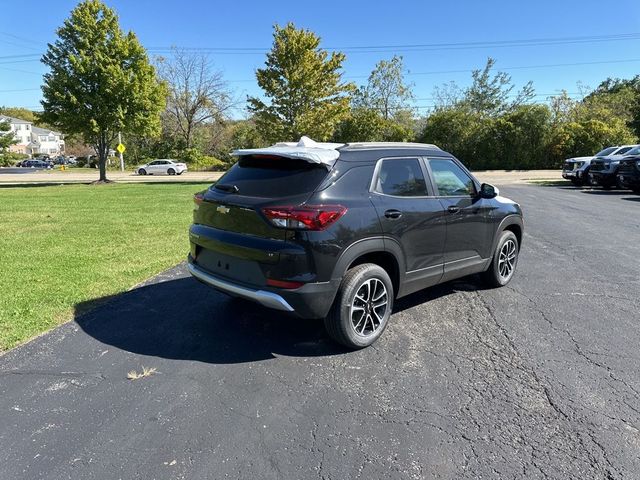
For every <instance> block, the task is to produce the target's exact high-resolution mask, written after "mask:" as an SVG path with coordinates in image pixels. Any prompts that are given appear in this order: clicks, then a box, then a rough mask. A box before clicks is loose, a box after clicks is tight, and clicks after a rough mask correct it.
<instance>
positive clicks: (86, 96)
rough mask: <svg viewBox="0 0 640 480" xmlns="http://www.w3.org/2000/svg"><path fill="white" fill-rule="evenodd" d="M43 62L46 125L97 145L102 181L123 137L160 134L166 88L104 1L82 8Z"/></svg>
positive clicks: (90, 2) (89, 2)
mask: <svg viewBox="0 0 640 480" xmlns="http://www.w3.org/2000/svg"><path fill="white" fill-rule="evenodd" d="M57 35H58V38H57V40H56V41H55V42H54V43H53V44H49V46H48V50H47V53H46V54H45V55H44V56H43V58H42V62H43V63H44V64H45V65H47V66H48V67H49V69H50V71H49V72H48V73H46V74H45V76H44V86H43V87H42V94H43V100H42V106H43V107H44V113H43V114H42V119H43V120H44V121H45V122H47V123H50V124H52V125H54V126H56V127H59V128H60V129H61V130H62V131H63V132H65V133H68V134H78V135H81V136H82V137H83V139H84V140H85V141H86V143H88V144H91V145H93V147H94V148H95V150H96V154H97V156H98V159H99V166H100V180H99V181H101V182H105V181H107V177H106V161H107V155H108V152H109V149H110V148H111V147H112V146H113V144H114V141H115V139H116V138H117V137H118V132H122V133H123V134H126V133H129V132H131V133H133V132H135V133H136V134H138V135H145V134H148V135H153V134H156V133H157V132H158V131H159V127H160V112H161V111H162V109H163V108H164V107H165V99H166V87H165V85H164V84H163V83H161V82H160V81H159V80H158V78H157V76H156V72H155V69H154V68H153V66H152V65H151V64H150V63H149V59H148V57H147V53H146V51H145V50H144V48H143V47H142V46H141V45H140V43H139V42H138V39H137V38H136V36H135V34H134V33H133V32H128V33H124V32H123V31H122V30H121V29H120V27H119V25H118V17H117V15H116V13H115V12H114V11H113V10H112V9H110V8H108V7H107V6H106V5H104V4H103V3H102V2H101V1H100V0H85V1H83V2H81V3H80V4H78V6H76V8H75V9H74V10H73V11H72V12H71V15H70V17H69V18H68V19H67V20H65V22H64V24H63V26H62V27H60V28H59V29H58V30H57Z"/></svg>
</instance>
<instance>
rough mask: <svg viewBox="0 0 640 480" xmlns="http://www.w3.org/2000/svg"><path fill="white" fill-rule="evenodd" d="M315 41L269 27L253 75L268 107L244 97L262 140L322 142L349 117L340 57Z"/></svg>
mask: <svg viewBox="0 0 640 480" xmlns="http://www.w3.org/2000/svg"><path fill="white" fill-rule="evenodd" d="M319 45H320V38H319V37H318V36H317V35H315V34H314V33H313V32H311V31H309V30H304V29H297V28H296V27H295V26H294V25H293V24H292V23H288V24H287V25H286V26H285V27H280V26H278V25H275V27H274V33H273V46H272V48H271V51H270V52H269V53H267V61H266V63H265V68H260V69H258V70H257V71H256V79H257V81H258V85H259V86H260V88H262V90H263V91H264V95H265V97H267V99H268V103H266V102H265V101H263V100H261V99H259V98H256V97H250V98H248V103H249V106H248V107H249V111H251V112H252V113H253V114H254V118H255V121H256V127H257V129H258V131H259V132H260V134H261V135H262V137H264V139H265V140H267V141H270V142H273V141H278V140H297V139H298V138H299V137H300V136H302V135H308V136H309V137H311V138H314V139H315V140H327V139H329V138H330V137H331V135H332V134H333V131H334V129H335V127H336V125H337V124H338V123H339V122H340V121H341V120H342V119H344V118H345V117H346V116H347V115H348V113H349V102H350V94H351V93H352V92H353V90H354V86H353V85H352V84H351V83H345V82H343V81H342V63H343V62H344V59H345V55H344V54H343V53H338V52H334V53H332V54H331V55H329V54H328V53H327V52H326V51H325V50H322V49H320V48H319Z"/></svg>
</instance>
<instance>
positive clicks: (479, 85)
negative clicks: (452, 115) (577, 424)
mask: <svg viewBox="0 0 640 480" xmlns="http://www.w3.org/2000/svg"><path fill="white" fill-rule="evenodd" d="M495 63H496V61H495V60H494V59H493V58H488V59H487V63H486V64H485V66H484V68H482V69H478V70H474V71H473V72H472V74H471V77H472V79H473V81H472V83H471V86H470V87H469V88H467V90H465V92H464V100H463V101H464V102H465V103H466V105H467V106H468V107H469V108H471V109H472V110H474V111H475V112H478V113H481V114H483V115H489V116H491V115H498V114H500V113H503V112H505V111H507V110H510V109H513V108H515V107H517V106H519V105H522V104H524V103H526V102H527V101H528V100H531V99H532V98H533V95H534V90H533V84H532V83H531V82H528V83H527V84H525V86H524V87H523V88H522V89H521V90H520V91H519V92H518V93H517V94H516V97H515V99H514V100H511V101H510V100H509V97H510V95H511V92H512V91H513V89H514V88H515V86H514V85H513V83H512V82H511V76H510V75H509V74H507V73H505V72H497V73H495V74H493V75H492V73H491V71H492V69H493V67H494V66H495Z"/></svg>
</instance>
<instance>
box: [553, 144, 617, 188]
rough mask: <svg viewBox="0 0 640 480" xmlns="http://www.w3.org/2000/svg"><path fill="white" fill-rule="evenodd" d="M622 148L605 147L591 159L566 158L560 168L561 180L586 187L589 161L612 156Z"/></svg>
mask: <svg viewBox="0 0 640 480" xmlns="http://www.w3.org/2000/svg"><path fill="white" fill-rule="evenodd" d="M622 148H624V147H607V148H605V149H603V150H600V151H599V152H598V153H596V154H595V155H593V156H591V157H573V158H567V159H566V160H565V161H564V165H563V166H562V178H565V179H567V180H571V183H573V184H574V185H576V186H581V185H587V184H588V183H589V168H590V166H591V160H593V159H594V158H595V157H604V156H606V155H613V154H615V152H616V151H617V150H621V149H622Z"/></svg>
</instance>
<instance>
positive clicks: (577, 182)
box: [571, 178, 582, 187]
mask: <svg viewBox="0 0 640 480" xmlns="http://www.w3.org/2000/svg"><path fill="white" fill-rule="evenodd" d="M571 183H573V185H574V186H575V187H580V186H582V182H581V181H580V180H578V179H577V178H572V179H571Z"/></svg>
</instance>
